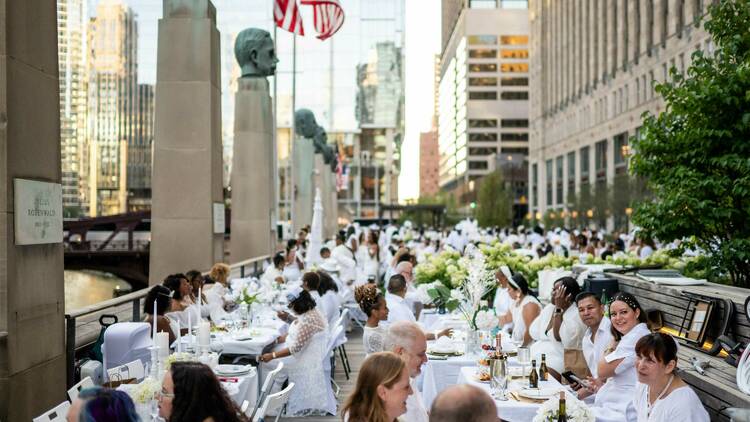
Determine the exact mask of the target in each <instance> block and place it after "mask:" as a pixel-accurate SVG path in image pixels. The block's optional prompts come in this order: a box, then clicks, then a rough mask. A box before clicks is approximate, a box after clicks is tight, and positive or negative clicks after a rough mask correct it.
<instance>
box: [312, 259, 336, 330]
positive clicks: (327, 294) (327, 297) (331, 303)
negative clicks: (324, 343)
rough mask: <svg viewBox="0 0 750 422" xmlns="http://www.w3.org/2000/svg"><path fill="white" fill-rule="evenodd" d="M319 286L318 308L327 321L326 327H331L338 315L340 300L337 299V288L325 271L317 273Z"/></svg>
mask: <svg viewBox="0 0 750 422" xmlns="http://www.w3.org/2000/svg"><path fill="white" fill-rule="evenodd" d="M317 274H318V278H320V284H319V285H318V294H320V301H318V307H319V308H321V309H323V313H324V314H325V316H326V318H327V319H328V326H329V327H333V325H334V324H335V323H336V320H337V319H338V317H339V315H340V310H341V299H339V288H338V286H337V285H336V282H335V281H333V278H332V277H331V276H330V275H328V274H327V273H326V272H325V271H318V272H317Z"/></svg>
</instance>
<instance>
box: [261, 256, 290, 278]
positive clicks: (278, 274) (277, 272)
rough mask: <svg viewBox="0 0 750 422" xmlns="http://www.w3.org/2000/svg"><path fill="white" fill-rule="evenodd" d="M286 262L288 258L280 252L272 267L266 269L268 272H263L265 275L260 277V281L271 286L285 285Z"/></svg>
mask: <svg viewBox="0 0 750 422" xmlns="http://www.w3.org/2000/svg"><path fill="white" fill-rule="evenodd" d="M285 262H286V257H285V256H284V253H283V252H279V253H277V254H276V255H274V256H273V262H272V263H271V265H269V266H268V268H266V270H265V271H264V272H263V275H262V276H261V277H260V280H261V281H263V282H264V283H265V284H267V285H270V284H272V283H274V282H276V283H279V284H284V281H285V280H284V274H283V272H284V263H285Z"/></svg>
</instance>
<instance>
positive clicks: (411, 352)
mask: <svg viewBox="0 0 750 422" xmlns="http://www.w3.org/2000/svg"><path fill="white" fill-rule="evenodd" d="M394 277H397V276H394ZM391 285H393V280H392V283H391ZM389 311H390V308H389ZM391 312H392V311H391ZM384 350H389V351H391V352H393V353H395V354H397V355H399V356H401V359H403V360H404V362H405V363H406V368H407V369H408V370H409V377H410V378H411V381H410V382H411V387H412V390H413V391H414V394H412V395H410V396H409V397H408V398H407V399H406V414H404V417H403V419H404V420H406V421H409V422H428V421H429V416H428V415H427V409H426V408H425V405H424V401H423V400H422V394H421V393H420V391H419V389H417V386H416V378H417V377H418V376H419V374H420V373H421V372H422V365H424V364H425V363H427V337H426V336H425V334H424V332H422V329H421V328H420V327H419V325H417V324H416V323H414V322H412V321H399V322H396V323H393V324H391V325H390V326H389V327H388V334H386V337H385V348H384Z"/></svg>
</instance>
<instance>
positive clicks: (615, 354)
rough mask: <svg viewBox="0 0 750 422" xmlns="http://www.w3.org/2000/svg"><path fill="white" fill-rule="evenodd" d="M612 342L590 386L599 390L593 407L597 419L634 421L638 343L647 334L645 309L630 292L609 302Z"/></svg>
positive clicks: (616, 296)
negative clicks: (636, 350) (636, 348)
mask: <svg viewBox="0 0 750 422" xmlns="http://www.w3.org/2000/svg"><path fill="white" fill-rule="evenodd" d="M609 318H610V320H611V321H612V328H611V329H612V337H613V339H612V343H610V345H609V347H608V348H607V349H606V350H605V351H604V357H603V358H602V359H601V360H600V361H599V365H598V366H597V378H596V379H590V380H591V381H592V383H591V384H592V386H591V390H592V392H596V398H595V400H594V406H593V407H592V410H593V411H594V413H595V414H596V416H597V420H600V419H601V420H620V421H628V422H632V421H635V420H636V419H637V417H636V412H635V408H634V407H633V395H634V394H635V384H636V371H635V345H636V343H637V342H638V340H640V339H641V337H643V336H645V335H648V334H649V330H648V326H647V325H646V313H645V312H644V311H643V309H642V308H641V305H640V304H639V303H638V300H637V299H636V298H635V296H633V295H631V294H630V293H622V292H620V293H617V294H615V296H614V297H613V298H612V302H610V304H609Z"/></svg>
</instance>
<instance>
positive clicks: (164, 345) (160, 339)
mask: <svg viewBox="0 0 750 422" xmlns="http://www.w3.org/2000/svg"><path fill="white" fill-rule="evenodd" d="M155 338H156V341H155V344H156V347H158V348H159V358H164V357H167V356H169V333H163V332H162V333H156V337H155Z"/></svg>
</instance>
